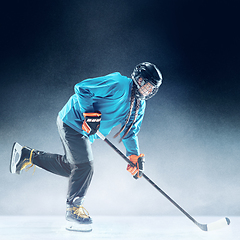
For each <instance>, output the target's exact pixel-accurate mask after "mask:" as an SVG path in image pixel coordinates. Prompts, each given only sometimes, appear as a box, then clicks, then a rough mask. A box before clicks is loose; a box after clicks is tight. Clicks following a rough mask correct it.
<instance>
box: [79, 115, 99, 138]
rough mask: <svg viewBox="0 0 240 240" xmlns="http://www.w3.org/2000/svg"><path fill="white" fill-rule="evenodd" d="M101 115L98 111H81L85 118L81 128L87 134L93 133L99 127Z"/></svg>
mask: <svg viewBox="0 0 240 240" xmlns="http://www.w3.org/2000/svg"><path fill="white" fill-rule="evenodd" d="M101 115H102V114H101V113H100V112H93V113H83V116H84V118H85V119H84V122H83V124H82V130H83V131H85V132H87V133H88V134H89V135H93V134H95V133H96V132H97V130H98V129H99V127H100V121H101Z"/></svg>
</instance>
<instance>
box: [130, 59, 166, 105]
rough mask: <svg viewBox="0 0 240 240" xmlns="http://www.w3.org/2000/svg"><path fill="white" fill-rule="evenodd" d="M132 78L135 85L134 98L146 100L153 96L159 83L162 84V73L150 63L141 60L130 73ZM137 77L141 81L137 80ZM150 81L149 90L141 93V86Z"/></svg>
mask: <svg viewBox="0 0 240 240" xmlns="http://www.w3.org/2000/svg"><path fill="white" fill-rule="evenodd" d="M131 76H132V80H133V82H134V83H135V85H136V91H135V94H136V98H138V99H141V100H147V99H149V98H151V97H153V96H154V95H155V94H156V93H157V91H158V88H159V87H160V85H161V84H162V74H161V72H160V71H159V69H158V68H157V67H156V66H155V65H154V64H152V63H149V62H143V63H140V64H138V65H137V66H136V67H135V68H134V70H133V73H132V75H131ZM139 78H141V81H139ZM147 83H150V84H149V85H150V86H151V90H150V91H148V92H146V94H143V92H142V90H140V88H142V86H143V85H145V84H147Z"/></svg>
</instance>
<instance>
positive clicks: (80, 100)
mask: <svg viewBox="0 0 240 240" xmlns="http://www.w3.org/2000/svg"><path fill="white" fill-rule="evenodd" d="M132 84H133V82H132V79H131V78H128V77H125V76H122V75H121V74H120V73H118V72H116V73H112V74H109V75H106V76H102V77H97V78H89V79H86V80H83V81H82V82H80V83H78V84H76V85H75V87H74V91H75V94H74V95H72V96H71V97H70V99H69V100H68V102H67V103H66V105H65V106H64V107H63V108H62V110H61V111H60V112H59V116H60V118H61V119H62V121H63V122H64V123H66V124H67V125H68V126H69V127H71V128H73V129H74V130H76V131H77V132H79V133H81V134H82V135H85V136H88V137H89V140H90V142H91V143H92V142H93V141H94V140H95V139H96V138H98V136H97V135H96V134H94V135H90V136H89V135H88V134H87V133H86V132H85V131H83V130H82V124H83V121H84V117H83V113H85V112H86V113H89V112H96V111H100V112H101V113H102V116H101V117H102V119H101V124H100V129H99V131H100V132H101V133H102V134H103V135H104V136H107V135H108V134H109V133H110V131H111V130H112V128H113V127H115V126H117V125H119V124H121V125H124V124H125V122H126V119H127V116H128V113H129V109H130V99H131V89H132ZM144 111H145V101H143V100H141V103H140V108H139V112H138V117H137V119H136V122H135V123H134V125H133V126H132V128H131V130H130V131H129V133H128V134H127V136H126V137H125V138H124V139H123V144H124V146H125V148H126V155H127V156H129V155H132V154H134V155H139V154H140V151H139V144H138V137H137V134H138V132H139V130H140V126H141V123H142V120H143V116H144ZM134 114H135V106H134V108H133V111H132V114H131V117H130V120H129V123H128V125H127V126H126V128H125V129H127V127H128V126H129V125H130V124H131V122H132V121H133V119H134ZM123 134H124V131H123V133H121V134H120V135H121V136H122V135H123Z"/></svg>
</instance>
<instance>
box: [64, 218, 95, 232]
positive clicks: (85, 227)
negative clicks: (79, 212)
mask: <svg viewBox="0 0 240 240" xmlns="http://www.w3.org/2000/svg"><path fill="white" fill-rule="evenodd" d="M66 229H67V230H69V231H76V232H91V231H92V224H80V223H77V222H70V221H67V224H66Z"/></svg>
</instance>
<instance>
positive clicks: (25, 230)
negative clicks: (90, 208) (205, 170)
mask: <svg viewBox="0 0 240 240" xmlns="http://www.w3.org/2000/svg"><path fill="white" fill-rule="evenodd" d="M195 218H196V220H197V221H199V222H200V223H211V222H214V221H216V220H218V219H219V218H221V217H219V216H217V217H195ZM230 220H231V224H230V226H228V227H226V228H223V229H220V230H217V231H212V232H204V231H202V230H200V229H199V228H198V227H197V226H195V224H193V223H192V222H191V221H189V220H188V219H187V218H186V217H184V216H183V217H179V216H177V217H171V216H166V217H164V216H161V217H158V216H149V217H147V216H139V217H137V216H134V217H129V216H126V217H123V216H121V217H119V216H93V231H92V232H90V233H82V232H71V231H67V230H65V219H64V216H0V239H1V240H30V239H31V240H33V239H34V240H48V239H49V240H53V239H54V240H68V239H69V240H70V239H71V240H73V239H94V240H98V239H114V240H115V239H117V240H120V239H121V240H126V239H138V240H141V239H147V240H158V239H161V240H178V239H184V240H198V239H204V240H208V239H209V240H210V239H211V240H215V239H216V240H226V239H233V240H236V239H239V238H240V237H239V236H240V227H239V226H240V217H230Z"/></svg>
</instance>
